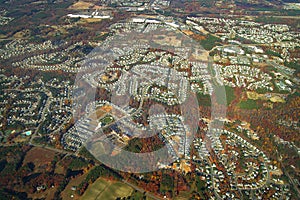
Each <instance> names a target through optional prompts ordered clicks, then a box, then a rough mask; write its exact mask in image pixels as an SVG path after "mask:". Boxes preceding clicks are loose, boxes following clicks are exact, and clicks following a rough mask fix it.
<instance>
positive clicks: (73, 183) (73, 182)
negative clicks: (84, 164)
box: [61, 173, 88, 200]
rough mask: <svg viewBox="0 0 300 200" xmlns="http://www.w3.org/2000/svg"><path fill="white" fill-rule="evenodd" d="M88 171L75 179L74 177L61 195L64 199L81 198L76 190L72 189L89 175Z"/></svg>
mask: <svg viewBox="0 0 300 200" xmlns="http://www.w3.org/2000/svg"><path fill="white" fill-rule="evenodd" d="M87 174H88V173H85V174H83V175H81V176H78V177H76V178H74V179H72V180H71V181H70V182H69V183H68V185H67V186H66V188H65V189H64V191H63V192H62V193H61V196H62V198H63V199H64V200H68V199H70V200H71V199H75V200H76V199H79V198H80V197H79V196H78V195H77V194H76V191H73V190H72V187H73V186H75V187H77V186H78V185H79V184H80V183H81V182H82V181H83V180H84V179H85V177H86V176H87ZM71 195H74V196H73V198H72V197H71Z"/></svg>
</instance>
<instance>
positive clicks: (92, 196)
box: [80, 178, 134, 200]
mask: <svg viewBox="0 0 300 200" xmlns="http://www.w3.org/2000/svg"><path fill="white" fill-rule="evenodd" d="M133 191H134V189H133V188H131V187H130V186H128V185H126V184H124V183H122V182H111V181H107V180H104V179H102V178H100V179H98V180H97V181H96V182H95V183H93V184H92V185H90V186H89V187H88V189H87V190H86V191H85V193H84V194H83V195H82V197H81V198H80V199H82V200H104V199H105V200H115V199H116V198H118V197H127V196H130V195H131V194H132V193H133Z"/></svg>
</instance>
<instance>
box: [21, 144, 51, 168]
mask: <svg viewBox="0 0 300 200" xmlns="http://www.w3.org/2000/svg"><path fill="white" fill-rule="evenodd" d="M55 154H56V153H55V152H54V151H51V150H48V149H44V148H40V147H33V148H32V149H31V150H30V151H29V152H28V153H27V154H26V156H25V159H24V161H23V165H25V164H27V163H29V162H32V163H33V164H34V166H35V167H39V166H42V165H46V164H49V163H51V161H52V160H53V159H54V156H55Z"/></svg>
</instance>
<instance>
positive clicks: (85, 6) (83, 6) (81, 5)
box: [68, 1, 94, 10]
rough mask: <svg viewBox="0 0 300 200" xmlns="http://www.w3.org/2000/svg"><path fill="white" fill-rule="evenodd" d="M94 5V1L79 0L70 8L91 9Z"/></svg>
mask: <svg viewBox="0 0 300 200" xmlns="http://www.w3.org/2000/svg"><path fill="white" fill-rule="evenodd" d="M92 6H94V4H93V3H88V2H84V1H78V2H77V3H74V4H73V5H71V6H70V7H69V8H68V9H71V10H85V9H89V8H90V7H92Z"/></svg>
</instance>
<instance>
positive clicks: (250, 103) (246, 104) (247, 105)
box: [239, 99, 260, 110]
mask: <svg viewBox="0 0 300 200" xmlns="http://www.w3.org/2000/svg"><path fill="white" fill-rule="evenodd" d="M239 106H240V108H241V109H247V110H251V109H258V108H259V107H260V106H259V105H258V104H257V103H256V101H255V100H252V99H248V100H247V101H242V102H240V105H239Z"/></svg>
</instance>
